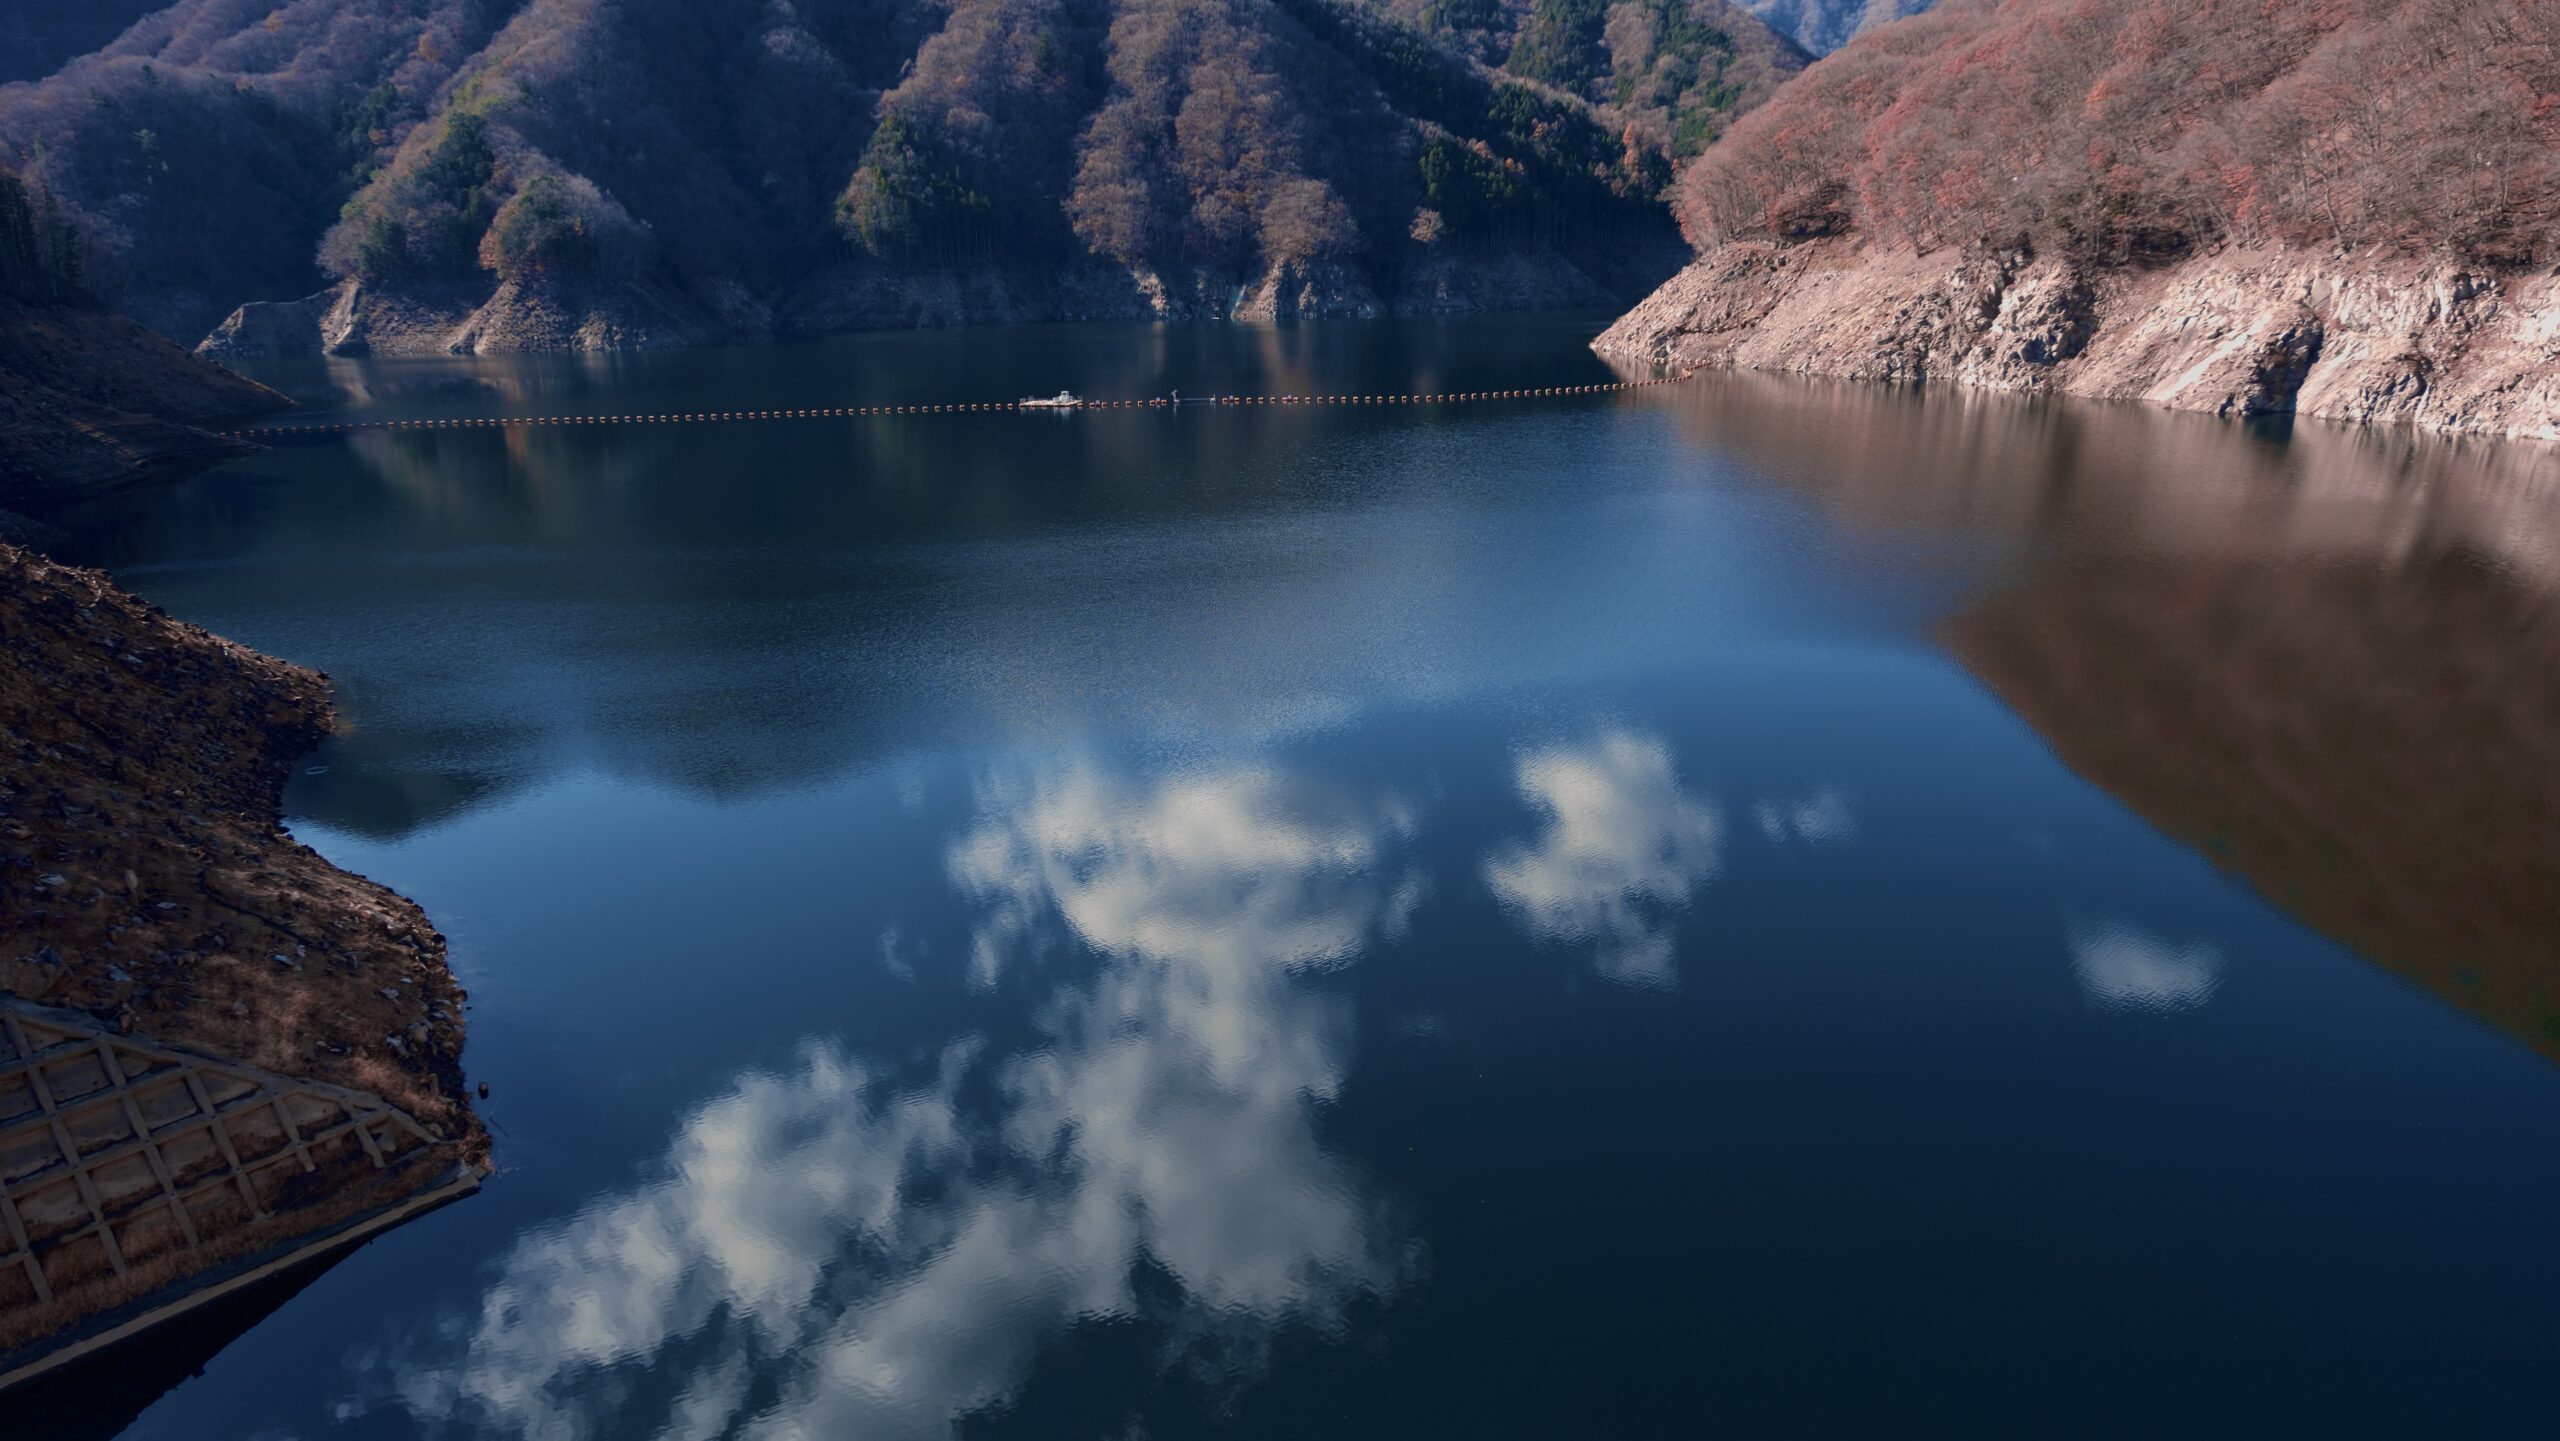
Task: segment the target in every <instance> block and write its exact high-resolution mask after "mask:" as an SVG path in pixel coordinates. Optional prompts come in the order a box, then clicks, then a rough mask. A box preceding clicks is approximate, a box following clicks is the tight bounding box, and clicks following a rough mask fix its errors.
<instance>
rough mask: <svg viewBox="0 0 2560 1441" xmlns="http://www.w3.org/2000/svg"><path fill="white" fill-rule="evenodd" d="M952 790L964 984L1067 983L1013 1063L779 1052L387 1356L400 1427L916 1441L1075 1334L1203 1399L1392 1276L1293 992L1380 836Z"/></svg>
mask: <svg viewBox="0 0 2560 1441" xmlns="http://www.w3.org/2000/svg"><path fill="white" fill-rule="evenodd" d="M982 794H983V795H984V797H986V800H987V806H986V813H985V814H984V815H982V816H981V818H980V819H979V820H978V822H976V823H975V825H974V826H973V828H972V829H970V830H969V832H968V833H967V834H966V835H964V836H963V837H961V838H960V839H959V840H958V841H957V842H955V843H954V844H953V845H952V846H951V848H950V851H949V854H948V866H949V871H950V874H951V876H952V878H953V880H954V882H955V884H956V885H957V886H958V888H959V889H960V890H961V891H962V892H963V893H964V894H965V895H967V896H969V897H971V898H972V899H973V900H975V901H977V902H979V903H981V905H982V907H983V909H982V910H981V912H980V915H979V924H978V937H977V960H976V961H975V962H974V963H973V964H974V965H975V966H977V967H979V968H980V969H981V970H982V971H983V972H984V975H985V977H986V978H992V977H994V976H996V975H1000V974H1002V973H1003V972H1004V971H1005V970H1006V968H1007V967H1009V966H1011V965H1013V964H1014V963H1015V962H1016V961H1017V960H1019V959H1020V958H1021V956H1022V955H1024V954H1025V953H1027V952H1030V951H1033V950H1036V949H1040V948H1043V947H1051V946H1056V945H1059V944H1062V943H1063V941H1064V936H1063V935H1062V934H1060V931H1061V928H1063V930H1064V931H1065V932H1068V933H1072V934H1073V935H1074V936H1075V937H1076V938H1077V939H1079V940H1081V941H1082V942H1083V943H1084V944H1086V945H1088V946H1090V947H1092V948H1093V949H1094V950H1095V951H1096V952H1099V953H1100V955H1101V957H1102V964H1101V966H1100V969H1099V970H1098V972H1096V973H1094V974H1093V975H1091V976H1090V977H1089V978H1086V979H1085V980H1083V981H1081V982H1080V983H1077V984H1073V985H1070V986H1067V987H1065V988H1063V989H1062V990H1061V991H1060V992H1059V993H1057V994H1055V995H1053V996H1052V997H1051V998H1050V999H1049V1000H1048V1001H1047V1002H1046V1003H1045V1004H1044V1005H1043V1007H1042V1008H1041V1011H1040V1013H1039V1021H1038V1030H1039V1031H1040V1033H1041V1035H1042V1041H1041V1043H1040V1044H1038V1045H1037V1046H1036V1047H1034V1048H1032V1049H1030V1050H1027V1051H1023V1052H1019V1053H1010V1054H994V1053H991V1052H990V1051H989V1050H988V1049H987V1048H986V1047H984V1046H983V1045H982V1044H981V1043H979V1042H977V1041H975V1040H962V1041H958V1042H954V1043H952V1044H950V1045H949V1046H947V1047H946V1048H945V1049H944V1050H943V1051H942V1053H941V1055H940V1057H939V1059H938V1062H937V1063H936V1064H935V1065H934V1067H933V1069H932V1071H931V1073H930V1075H929V1076H928V1077H927V1078H925V1079H922V1080H916V1079H914V1078H912V1077H909V1078H905V1079H901V1078H897V1077H893V1076H891V1075H889V1074H888V1073H886V1072H885V1071H884V1070H881V1069H879V1068H877V1067H874V1066H872V1065H869V1064H867V1063H866V1062H865V1061H864V1060H862V1059H860V1058H857V1057H854V1056H852V1055H849V1054H848V1053H846V1051H845V1050H844V1049H843V1048H842V1047H840V1046H838V1045H835V1044H833V1043H813V1044H811V1045H810V1046H808V1047H807V1048H806V1049H805V1050H804V1051H803V1053H802V1054H801V1055H800V1057H799V1058H798V1059H797V1061H796V1062H795V1063H794V1064H793V1065H792V1066H790V1067H788V1068H786V1069H783V1070H779V1071H768V1070H754V1071H749V1072H747V1073H745V1074H744V1075H741V1076H740V1077H738V1078H737V1079H736V1080H735V1081H733V1082H732V1083H731V1085H730V1087H729V1089H728V1090H727V1091H726V1092H725V1093H723V1094H721V1095H719V1096H718V1097H716V1098H714V1099H712V1100H711V1101H709V1102H707V1103H706V1104H704V1105H703V1106H701V1107H700V1108H699V1109H697V1110H696V1111H694V1112H693V1113H692V1114H691V1115H690V1116H688V1117H686V1118H685V1120H684V1121H683V1123H682V1124H681V1125H680V1126H679V1128H678V1130H677V1133H676V1136H675V1139H674V1141H673V1144H672V1145H671V1146H670V1147H669V1149H668V1151H667V1153H666V1156H665V1158H664V1160H663V1163H662V1165H661V1168H660V1176H659V1179H657V1180H654V1181H652V1182H650V1183H649V1184H647V1185H644V1186H641V1187H638V1188H636V1189H633V1190H630V1191H627V1192H623V1193H619V1194H615V1195H609V1196H607V1197H605V1198H603V1199H601V1200H598V1201H596V1202H594V1203H592V1204H590V1205H589V1206H587V1207H586V1208H585V1209H584V1210H582V1211H580V1212H579V1213H578V1214H577V1215H575V1216H573V1217H571V1218H569V1219H568V1220H566V1221H564V1222H561V1223H558V1224H555V1225H550V1226H546V1227H542V1228H538V1229H536V1230H534V1231H531V1232H529V1233H527V1234H526V1235H524V1236H523V1237H521V1238H520V1239H519V1240H518V1241H517V1242H516V1244H515V1246H514V1247H513V1249H512V1250H511V1251H510V1252H509V1254H508V1255H507V1256H506V1257H505V1259H504V1261H503V1263H502V1265H501V1267H500V1270H499V1274H498V1275H497V1277H496V1279H495V1280H494V1281H493V1282H492V1284H491V1285H490V1286H489V1288H488V1290H487V1292H486V1294H485V1296H484V1298H483V1300H482V1302H481V1305H480V1308H479V1311H478V1314H477V1315H476V1316H474V1317H470V1318H459V1317H457V1318H455V1319H454V1320H453V1321H452V1322H451V1323H450V1324H449V1326H448V1327H447V1328H446V1330H445V1332H444V1333H443V1334H441V1335H438V1336H436V1337H432V1338H426V1339H425V1340H424V1341H423V1342H422V1344H420V1345H417V1346H415V1347H413V1348H412V1349H411V1351H410V1353H409V1354H407V1355H405V1356H403V1357H402V1358H401V1359H400V1361H399V1362H398V1363H397V1365H396V1366H395V1376H394V1380H393V1389H394V1391H395V1393H396V1399H397V1402H398V1403H399V1404H400V1405H402V1406H404V1407H406V1408H407V1409H408V1410H410V1411H411V1412H412V1413H413V1414H414V1415H415V1416H417V1417H418V1418H419V1419H421V1420H422V1421H425V1422H427V1423H429V1425H430V1427H431V1428H433V1427H434V1426H436V1425H437V1424H439V1423H461V1424H464V1425H471V1426H481V1427H489V1428H492V1429H497V1430H500V1431H503V1432H506V1433H510V1434H524V1435H531V1436H543V1437H565V1438H583V1437H590V1436H601V1435H606V1434H615V1435H619V1434H626V1433H629V1432H631V1430H632V1419H633V1415H634V1411H635V1408H637V1409H639V1410H642V1411H645V1412H646V1413H647V1414H648V1415H650V1416H651V1417H652V1426H653V1427H654V1428H655V1430H656V1432H657V1434H660V1435H665V1436H670V1437H675V1436H690V1435H711V1434H723V1433H724V1432H725V1430H726V1428H727V1427H729V1426H730V1425H731V1424H732V1423H734V1422H738V1421H741V1420H743V1421H744V1423H745V1424H744V1425H743V1427H742V1428H741V1429H740V1431H739V1433H738V1434H741V1435H745V1436H750V1437H776V1438H779V1437H837V1436H863V1437H907V1436H940V1435H945V1434H948V1433H949V1432H950V1431H951V1429H952V1428H953V1426H954V1423H955V1422H956V1421H957V1419H958V1418H959V1417H961V1416H963V1415H965V1414H967V1413H969V1412H972V1411H977V1410H983V1409H985V1408H988V1407H991V1406H997V1405H1000V1404H1002V1403H1003V1402H1004V1401H1006V1400H1007V1399H1008V1398H1009V1397H1010V1396H1012V1395H1013V1394H1014V1392H1015V1391H1016V1389H1017V1388H1018V1387H1019V1386H1020V1385H1021V1384H1022V1382H1023V1379H1024V1377H1025V1376H1026V1374H1027V1373H1028V1371H1029V1369H1030V1365H1031V1361H1032V1358H1033V1355H1034V1352H1035V1349H1036V1348H1037V1347H1038V1346H1039V1345H1040V1344H1041V1343H1042V1342H1043V1341H1044V1340H1047V1339H1050V1338H1053V1337H1055V1336H1056V1335H1058V1334H1059V1333H1061V1332H1063V1331H1065V1330H1067V1329H1068V1328H1070V1327H1072V1326H1074V1325H1075V1324H1077V1323H1078V1322H1080V1321H1088V1320H1094V1319H1099V1318H1118V1319H1123V1320H1136V1321H1138V1322H1139V1323H1141V1324H1143V1325H1145V1326H1147V1327H1148V1328H1149V1330H1148V1334H1149V1335H1150V1336H1151V1337H1153V1338H1154V1344H1155V1347H1156V1355H1157V1359H1158V1364H1159V1365H1161V1366H1163V1367H1166V1368H1168V1369H1177V1370H1189V1371H1195V1372H1202V1373H1214V1377H1217V1378H1224V1380H1223V1382H1218V1383H1215V1384H1233V1383H1234V1382H1236V1381H1238V1380H1240V1379H1243V1378H1245V1377H1249V1376H1250V1375H1251V1374H1253V1372H1254V1371H1255V1370H1256V1369H1258V1366H1259V1357H1260V1355H1261V1353H1262V1350H1263V1349H1264V1348H1265V1347H1267V1346H1268V1345H1269V1343H1270V1341H1271V1339H1272V1338H1273V1336H1274V1335H1275V1334H1277V1333H1278V1332H1279V1331H1281V1330H1282V1329H1284V1328H1288V1327H1293V1326H1303V1327H1310V1328H1315V1329H1318V1330H1333V1329H1338V1328H1339V1327H1341V1326H1342V1325H1344V1324H1345V1323H1346V1320H1347V1316H1348V1313H1349V1312H1350V1310H1351V1308H1352V1307H1353V1306H1354V1305H1355V1303H1356V1302H1357V1301H1358V1299H1359V1298H1361V1297H1363V1296H1379V1295H1384V1294H1388V1293H1391V1292H1393V1291H1395V1290H1397V1289H1398V1288H1399V1287H1400V1286H1402V1285H1403V1284H1405V1282H1406V1281H1408V1280H1409V1279H1410V1277H1411V1276H1412V1274H1413V1272H1414V1269H1415V1267H1416V1266H1417V1265H1418V1261H1419V1256H1418V1248H1417V1246H1416V1243H1414V1242H1412V1241H1411V1240H1409V1239H1408V1237H1409V1235H1410V1228H1409V1227H1408V1226H1406V1225H1404V1224H1403V1223H1401V1222H1400V1221H1399V1219H1398V1218H1397V1216H1396V1215H1395V1214H1394V1212H1393V1208H1392V1207H1391V1206H1390V1205H1389V1204H1388V1203H1387V1202H1385V1201H1384V1200H1382V1199H1381V1198H1380V1197H1378V1196H1377V1195H1375V1194H1374V1193H1373V1192H1372V1191H1371V1189H1370V1188H1369V1187H1368V1186H1367V1185H1366V1184H1365V1183H1364V1180H1363V1178H1362V1177H1361V1176H1360V1175H1359V1174H1358V1172H1357V1171H1356V1170H1354V1169H1353V1168H1352V1167H1350V1166H1348V1165H1346V1164H1344V1163H1343V1162H1342V1161H1340V1160H1339V1159H1337V1158H1336V1157H1334V1156H1333V1155H1331V1154H1329V1153H1328V1152H1327V1151H1326V1149H1325V1148H1324V1146H1323V1145H1322V1143H1321V1142H1320V1140H1319V1138H1318V1136H1317V1134H1316V1131H1315V1126H1314V1120H1315V1116H1314V1106H1315V1104H1316V1103H1318V1102H1321V1101H1323V1100H1325V1099H1327V1098H1330V1097H1332V1096H1334V1095H1335V1094H1336V1093H1337V1092H1338V1091H1339V1090H1340V1088H1341V1086H1342V1083H1343V1080H1344V1076H1345V1073H1346V1070H1347V1066H1348V1037H1349V1032H1350V1019H1351V1018H1350V1014H1349V1008H1348V1004H1347V1002H1346V1001H1345V1000H1343V999H1342V998H1341V997H1338V996H1334V995H1328V994H1325V993H1323V992H1322V991H1321V990H1320V989H1319V988H1317V987H1315V986H1312V985H1309V984H1307V983H1306V982H1305V980H1304V979H1303V976H1302V975H1301V974H1300V973H1302V972H1303V971H1304V970H1305V969H1306V968H1308V967H1311V966H1320V965H1324V964H1329V963H1336V962H1340V961H1342V960H1344V959H1346V958H1348V957H1349V956H1350V955H1351V954H1352V953H1353V952H1354V951H1355V950H1356V949H1357V948H1358V947H1359V946H1360V945H1361V944H1362V943H1363V941H1364V940H1365V939H1367V938H1368V937H1370V936H1372V935H1375V934H1379V933H1381V932H1382V931H1385V930H1388V929H1391V928H1393V927H1396V926H1398V925H1400V924H1401V923H1402V919H1403V917H1404V915H1405V913H1406V911H1407V910H1408V909H1409V908H1410V906H1411V905H1412V904H1413V900H1414V897H1415V896H1416V895H1417V894H1418V887H1417V885H1416V883H1414V882H1413V881H1412V880H1410V879H1403V878H1399V875H1398V874H1397V866H1396V864H1395V856H1394V854H1393V852H1394V851H1395V849H1396V847H1397V845H1398V843H1399V842H1400V841H1401V840H1402V839H1403V838H1404V837H1406V836H1407V835H1408V834H1409V833H1410V831H1411V828H1412V819H1411V817H1410V815H1409V814H1408V813H1407V812H1405V811H1404V810H1403V809H1402V808H1401V807H1400V806H1397V805H1395V804H1392V803H1389V804H1383V805H1382V804H1377V803H1374V802H1365V801H1362V800H1359V799H1357V798H1354V797H1351V796H1348V795H1346V794H1343V793H1339V792H1334V791H1330V790H1328V789H1327V788H1325V787H1323V786H1321V785H1319V784H1315V783H1313V782H1310V781H1308V780H1306V779H1304V778H1302V777H1298V776H1294V775H1291V774H1289V773H1286V772H1283V771H1280V770H1277V769H1273V768H1269V767H1252V768H1242V769H1234V770H1228V771H1222V772H1212V773H1204V774H1196V775H1189V776H1181V777H1176V778H1173V779H1169V780H1158V781H1145V780H1133V779H1129V778H1125V777H1118V776H1111V775H1106V774H1104V773H1103V772H1101V771H1099V770H1096V769H1090V768H1088V769H1080V770H1074V771H1070V772H1068V773H1066V774H1063V775H1060V776H1054V777H1050V778H1047V779H1040V780H1031V781H1020V780H999V781H995V782H990V783H989V784H988V785H986V786H985V787H983V788H982ZM1147 1275H1153V1276H1156V1277H1159V1278H1166V1277H1169V1278H1170V1279H1171V1280H1172V1281H1173V1282H1174V1283H1175V1286H1176V1288H1177V1299H1175V1300H1173V1301H1171V1302H1168V1301H1167V1300H1165V1299H1164V1296H1163V1292H1164V1290H1165V1288H1164V1287H1163V1286H1162V1285H1161V1284H1160V1282H1159V1283H1157V1284H1149V1283H1148V1282H1146V1281H1145V1280H1144V1279H1143V1277H1145V1276H1147ZM670 1386H672V1387H673V1394H665V1388H667V1387H670ZM653 1397H654V1398H656V1399H654V1400H651V1399H648V1398H653ZM750 1413H752V1414H751V1415H750ZM658 1418H663V1419H662V1420H661V1419H658Z"/></svg>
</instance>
